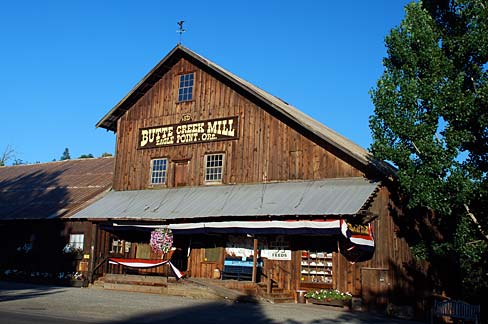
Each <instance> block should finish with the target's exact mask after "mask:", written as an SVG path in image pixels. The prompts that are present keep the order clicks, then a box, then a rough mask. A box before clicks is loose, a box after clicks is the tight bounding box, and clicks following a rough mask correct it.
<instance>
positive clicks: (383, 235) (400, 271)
mask: <svg viewBox="0 0 488 324" xmlns="http://www.w3.org/2000/svg"><path fill="white" fill-rule="evenodd" d="M389 206H390V198H389V191H388V188H386V187H382V188H381V189H380V190H379V192H378V193H377V195H376V197H375V199H374V201H373V203H372V205H371V207H370V208H369V210H370V211H371V212H372V213H374V214H376V215H378V218H376V219H375V220H374V221H373V229H374V237H375V253H374V255H373V258H372V259H371V260H369V261H366V262H358V263H354V264H352V263H350V262H348V261H347V260H346V259H345V258H344V257H343V256H342V255H340V254H337V262H335V263H336V269H334V271H335V277H334V279H335V282H334V286H335V288H337V289H339V290H341V291H349V292H351V293H352V294H353V295H356V296H363V299H364V303H365V304H366V305H369V307H377V306H378V305H386V303H387V302H388V297H389V296H391V293H392V292H394V291H401V292H403V293H405V292H408V291H409V290H410V289H411V288H412V284H413V283H412V282H411V279H410V278H409V276H408V274H407V273H406V270H405V264H406V263H407V262H409V261H410V260H411V254H410V249H409V247H408V245H407V243H406V242H405V240H404V239H402V238H399V237H398V236H397V235H396V232H397V231H396V230H395V224H394V222H393V218H392V217H391V215H390V210H389Z"/></svg>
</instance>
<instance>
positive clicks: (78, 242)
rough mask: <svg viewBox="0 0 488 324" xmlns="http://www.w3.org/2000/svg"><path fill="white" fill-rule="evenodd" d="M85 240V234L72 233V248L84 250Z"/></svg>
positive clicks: (70, 241) (70, 236) (70, 243)
mask: <svg viewBox="0 0 488 324" xmlns="http://www.w3.org/2000/svg"><path fill="white" fill-rule="evenodd" d="M84 240H85V235H84V234H70V235H69V246H70V248H71V249H72V250H83V243H84Z"/></svg>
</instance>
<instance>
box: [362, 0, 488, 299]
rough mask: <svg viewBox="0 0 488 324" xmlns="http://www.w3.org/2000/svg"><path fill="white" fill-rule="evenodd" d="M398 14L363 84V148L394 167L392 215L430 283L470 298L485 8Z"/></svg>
mask: <svg viewBox="0 0 488 324" xmlns="http://www.w3.org/2000/svg"><path fill="white" fill-rule="evenodd" d="M405 13H406V14H405V18H404V20H403V21H402V22H401V24H400V25H399V26H398V27H396V28H394V29H393V30H392V31H391V32H390V34H389V35H388V36H387V37H386V39H385V43H386V47H387V53H388V56H387V57H386V58H385V59H384V61H383V65H384V67H385V70H384V73H383V75H382V76H381V78H380V79H379V80H378V82H377V86H376V88H374V89H373V90H372V91H371V96H372V100H373V103H374V106H375V109H374V114H373V115H372V116H371V117H370V127H371V130H372V135H373V144H372V146H371V150H372V152H373V154H374V155H375V157H377V158H379V159H383V160H387V161H390V162H392V163H393V164H394V165H395V166H396V167H397V168H398V173H397V184H398V187H399V190H400V193H401V196H400V198H399V199H401V203H403V204H404V205H405V206H406V211H405V215H403V217H401V219H399V222H400V223H401V224H402V230H403V234H404V235H405V237H406V238H407V239H408V240H409V241H410V243H411V244H412V252H413V253H414V255H415V256H416V257H417V259H418V260H424V261H428V262H429V263H430V265H431V267H432V268H433V269H431V270H432V271H433V272H431V273H434V277H435V280H433V281H432V283H433V284H437V287H433V289H436V288H437V289H439V290H441V289H444V288H447V289H448V292H449V293H451V294H453V295H458V296H461V297H464V298H468V299H469V298H470V297H471V298H475V296H477V295H481V293H482V291H483V290H484V291H486V290H488V262H487V260H488V248H487V241H488V236H487V235H486V234H487V229H488V213H487V211H486V208H485V206H486V203H488V176H487V175H488V72H487V66H488V64H487V63H488V8H487V5H486V0H425V1H422V2H419V3H411V4H409V5H407V6H406V7H405ZM435 269H437V270H438V271H437V272H435ZM446 269H449V271H448V272H449V273H450V278H448V280H447V279H446V278H445V277H443V273H446V271H445V270H446ZM455 274H457V275H459V277H460V278H461V280H452V277H453V276H454V275H455Z"/></svg>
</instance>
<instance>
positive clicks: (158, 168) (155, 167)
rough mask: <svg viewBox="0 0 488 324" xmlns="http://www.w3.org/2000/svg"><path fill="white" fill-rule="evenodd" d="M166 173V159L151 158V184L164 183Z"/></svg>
mask: <svg viewBox="0 0 488 324" xmlns="http://www.w3.org/2000/svg"><path fill="white" fill-rule="evenodd" d="M167 173H168V159H152V160H151V184H153V185H158V184H165V183H166V175H167Z"/></svg>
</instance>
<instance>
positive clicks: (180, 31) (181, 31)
mask: <svg viewBox="0 0 488 324" xmlns="http://www.w3.org/2000/svg"><path fill="white" fill-rule="evenodd" d="M184 22H185V21H184V20H180V21H178V26H179V27H180V29H179V30H177V31H176V32H177V33H180V42H179V43H178V44H179V45H181V35H182V34H183V33H184V32H186V30H185V29H183V23H184Z"/></svg>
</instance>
